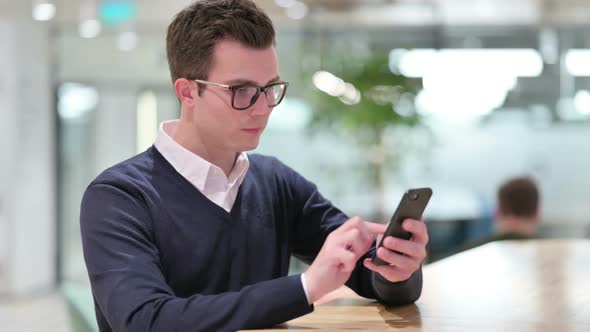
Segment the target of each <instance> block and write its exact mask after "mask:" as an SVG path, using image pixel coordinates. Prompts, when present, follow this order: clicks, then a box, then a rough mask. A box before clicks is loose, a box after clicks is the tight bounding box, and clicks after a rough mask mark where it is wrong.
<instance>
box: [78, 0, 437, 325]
mask: <svg viewBox="0 0 590 332" xmlns="http://www.w3.org/2000/svg"><path fill="white" fill-rule="evenodd" d="M274 44H275V32H274V29H273V26H272V23H271V21H270V19H269V18H268V17H267V16H266V15H265V14H264V13H263V12H262V11H261V10H260V9H258V8H257V7H256V5H255V4H254V3H253V2H252V1H250V0H210V1H198V2H196V3H194V4H193V5H191V6H190V7H188V8H186V9H185V10H183V11H182V12H180V13H179V14H178V15H177V16H176V18H175V19H174V21H173V22H172V23H171V24H170V26H169V29H168V35H167V50H168V61H169V65H170V72H171V75H172V81H173V83H174V90H175V92H176V95H177V96H178V99H179V100H180V103H181V116H180V119H179V120H177V121H172V122H166V123H163V124H162V126H161V128H160V136H159V137H158V139H157V141H156V143H155V144H154V146H152V147H151V148H149V149H148V150H147V151H145V152H143V153H141V154H139V155H137V156H135V157H133V158H131V159H129V160H127V161H124V162H122V163H120V164H118V165H116V166H114V167H112V168H110V169H108V170H106V171H105V172H103V173H102V174H100V175H99V176H98V177H97V178H96V179H95V180H94V181H93V182H92V183H91V184H90V185H89V187H88V188H87V190H86V192H85V194H84V198H83V201H82V207H81V216H80V223H81V231H82V240H83V247H84V256H85V260H86V265H87V268H88V273H89V277H90V281H91V285H92V292H93V295H94V299H95V309H96V316H97V320H98V325H99V328H100V330H101V331H112V330H115V331H233V330H237V329H246V328H263V327H270V326H272V325H274V324H277V323H281V322H284V321H287V320H290V319H293V318H295V317H298V316H301V315H304V314H307V313H310V312H312V311H313V303H314V302H315V301H316V300H318V299H319V298H320V297H321V296H323V295H325V294H326V293H328V292H330V291H332V290H335V289H336V288H338V287H340V286H342V285H343V284H345V283H346V285H348V286H349V287H351V288H352V289H353V290H354V291H356V292H357V293H358V294H360V295H362V296H365V297H368V298H374V299H378V300H380V301H382V302H384V303H386V304H390V305H395V304H406V303H411V302H413V301H415V300H416V299H417V298H418V297H419V295H420V292H421V288H422V274H421V269H420V264H421V262H422V260H423V259H424V257H425V255H426V251H425V246H426V243H427V241H428V235H427V232H426V227H425V226H424V223H422V222H419V221H416V220H405V221H404V228H405V229H406V230H408V231H409V232H411V233H412V234H413V238H412V240H410V241H405V240H399V239H393V238H387V239H386V240H385V247H386V248H381V249H379V250H377V255H378V256H379V257H381V258H382V259H383V260H385V261H387V262H389V263H390V265H388V266H379V267H377V266H375V265H373V264H372V263H371V261H370V257H372V256H373V255H374V253H375V241H374V240H375V237H376V236H378V235H381V234H382V233H383V232H384V231H385V225H381V224H375V223H369V222H366V221H363V220H362V219H360V218H358V217H355V218H351V219H349V218H348V217H347V216H346V215H345V214H343V213H342V212H341V211H340V210H338V209H337V208H335V207H334V206H333V205H332V204H331V203H330V202H329V201H328V200H326V199H325V198H323V197H322V196H321V195H320V193H319V192H318V190H317V188H316V186H315V185H314V184H313V183H311V182H309V181H307V180H306V179H304V178H303V177H302V176H301V175H299V174H298V173H296V172H295V171H294V170H292V169H290V168H289V167H287V166H285V165H284V164H282V163H281V162H280V161H278V160H277V159H275V158H272V157H266V156H261V155H256V154H252V155H246V154H245V153H244V151H248V150H252V149H254V148H256V147H257V145H258V142H259V139H260V135H261V134H262V131H263V130H264V128H265V126H266V124H267V121H268V119H269V116H270V114H271V112H272V110H273V107H274V106H276V105H278V104H279V103H280V102H281V100H282V99H283V96H284V93H285V91H286V89H287V86H288V84H287V83H286V82H284V81H283V80H282V79H281V77H280V76H279V72H278V67H277V59H276V54H275V48H274ZM291 254H293V255H295V256H297V257H299V258H301V259H302V260H304V261H306V262H308V263H310V264H311V266H310V267H309V268H308V269H307V271H306V272H305V273H303V274H301V275H294V276H287V272H288V266H289V257H290V255H291Z"/></svg>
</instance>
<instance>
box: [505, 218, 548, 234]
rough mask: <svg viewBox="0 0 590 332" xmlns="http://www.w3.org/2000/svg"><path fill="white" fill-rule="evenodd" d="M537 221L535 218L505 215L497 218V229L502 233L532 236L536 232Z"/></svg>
mask: <svg viewBox="0 0 590 332" xmlns="http://www.w3.org/2000/svg"><path fill="white" fill-rule="evenodd" d="M537 223H538V221H537V220H535V218H515V217H506V218H501V219H500V220H498V222H497V229H498V232H499V233H502V234H506V233H517V234H523V235H528V236H533V235H535V234H536V233H537Z"/></svg>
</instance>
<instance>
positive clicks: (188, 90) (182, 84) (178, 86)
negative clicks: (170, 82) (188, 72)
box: [174, 78, 198, 107]
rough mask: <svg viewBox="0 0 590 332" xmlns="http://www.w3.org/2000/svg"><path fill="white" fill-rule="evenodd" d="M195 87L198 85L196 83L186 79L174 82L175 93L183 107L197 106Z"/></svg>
mask: <svg viewBox="0 0 590 332" xmlns="http://www.w3.org/2000/svg"><path fill="white" fill-rule="evenodd" d="M195 85H197V84H196V83H195V82H194V81H191V80H187V79H186V78H179V79H177V80H176V81H175V82H174V92H176V96H177V97H178V99H179V100H180V103H181V104H182V105H185V106H187V107H191V106H193V105H194V104H195V98H197V97H198V96H197V90H195V89H194V87H195ZM197 88H198V87H197Z"/></svg>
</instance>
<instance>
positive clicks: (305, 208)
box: [285, 166, 422, 305]
mask: <svg viewBox="0 0 590 332" xmlns="http://www.w3.org/2000/svg"><path fill="white" fill-rule="evenodd" d="M285 167H286V166H285ZM286 172H287V173H288V174H289V176H288V178H289V180H288V182H289V186H290V188H291V190H290V191H289V193H290V195H291V196H292V202H293V203H294V204H295V205H296V206H295V207H293V209H294V210H295V211H297V212H296V213H295V214H294V221H293V225H294V226H293V229H294V231H293V233H294V235H293V236H292V238H293V244H292V248H293V254H294V255H295V256H296V257H298V258H299V259H301V260H303V261H304V262H306V263H307V264H311V263H312V262H313V260H314V259H315V257H316V256H317V254H318V253H319V251H320V249H321V248H322V245H323V243H324V241H325V240H326V238H327V237H328V235H329V234H330V233H331V232H332V231H334V230H335V229H337V228H338V227H340V225H342V224H343V223H344V222H346V221H347V220H348V216H347V215H346V214H344V213H343V212H342V211H340V210H339V209H338V208H336V207H335V206H334V205H333V204H332V203H331V202H330V201H329V200H327V199H326V198H324V197H323V196H322V195H321V194H320V193H319V191H318V189H317V186H316V185H315V184H314V183H312V182H310V181H308V180H306V179H305V178H304V177H303V176H301V175H299V174H298V173H297V172H295V171H294V170H292V169H290V168H288V167H286ZM375 247H376V242H374V243H373V245H372V246H371V248H370V249H369V251H368V252H367V253H366V254H365V255H364V256H363V257H361V258H360V259H359V260H358V262H357V265H356V268H355V269H354V271H353V272H352V274H351V276H350V278H349V280H348V281H347V282H346V285H347V286H348V287H350V288H351V289H352V290H353V291H354V292H356V293H357V294H358V295H360V296H363V297H367V298H371V299H377V300H379V301H380V302H382V303H384V304H387V305H403V304H409V303H413V302H415V301H416V300H417V299H418V298H419V297H420V294H421V291H422V269H421V268H420V269H419V270H418V271H416V272H414V273H413V274H412V276H411V277H410V278H408V279H407V280H405V281H402V282H396V283H392V282H389V281H388V280H386V279H384V278H383V277H382V276H381V275H379V274H377V273H374V272H373V271H371V270H369V269H367V268H366V267H365V266H364V265H363V260H364V259H365V258H372V257H373V256H374V255H375V250H376V249H375Z"/></svg>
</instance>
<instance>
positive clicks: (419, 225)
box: [402, 219, 428, 244]
mask: <svg viewBox="0 0 590 332" xmlns="http://www.w3.org/2000/svg"><path fill="white" fill-rule="evenodd" d="M402 228H403V229H405V230H406V231H408V232H410V233H412V241H415V242H418V243H420V244H426V243H428V230H427V228H426V224H425V223H424V222H422V221H418V220H414V219H405V220H404V221H403V222H402Z"/></svg>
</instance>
